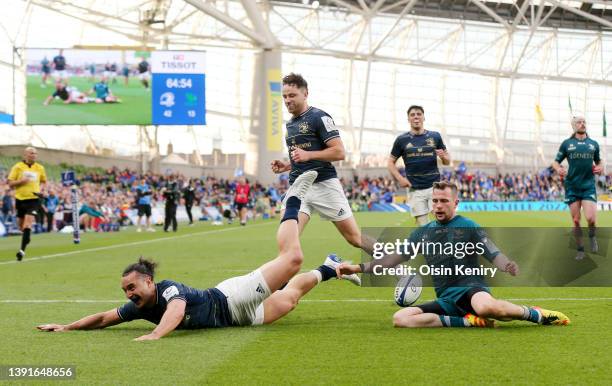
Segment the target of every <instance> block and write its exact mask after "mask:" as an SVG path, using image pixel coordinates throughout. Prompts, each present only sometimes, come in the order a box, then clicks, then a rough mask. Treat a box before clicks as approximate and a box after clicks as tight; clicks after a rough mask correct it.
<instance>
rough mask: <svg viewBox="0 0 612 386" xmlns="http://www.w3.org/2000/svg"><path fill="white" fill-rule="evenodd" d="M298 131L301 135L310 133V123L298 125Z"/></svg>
mask: <svg viewBox="0 0 612 386" xmlns="http://www.w3.org/2000/svg"><path fill="white" fill-rule="evenodd" d="M298 130H299V132H300V134H308V133H310V127H308V122H302V123H300V124H299V125H298Z"/></svg>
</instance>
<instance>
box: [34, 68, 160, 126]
mask: <svg viewBox="0 0 612 386" xmlns="http://www.w3.org/2000/svg"><path fill="white" fill-rule="evenodd" d="M96 80H99V77H96ZM40 84H41V77H40V76H38V75H36V76H35V75H29V76H28V79H27V110H26V116H27V124H28V125H150V124H151V117H152V116H151V92H150V91H147V90H146V89H145V88H144V86H143V85H142V84H141V83H140V81H139V80H138V78H135V77H133V76H132V77H130V78H129V83H128V85H127V87H126V86H125V85H124V83H123V77H117V83H112V82H110V81H109V83H108V87H109V88H110V90H111V91H112V92H113V94H114V95H115V96H117V97H118V98H120V99H121V101H122V102H121V103H101V104H97V103H87V104H74V103H71V104H68V105H66V104H64V103H63V102H62V101H59V100H54V101H53V102H51V104H50V105H49V106H43V102H44V100H45V98H47V97H48V96H49V95H51V94H53V92H55V84H54V81H53V78H52V77H50V78H49V79H48V80H47V87H46V88H42V87H41V86H40ZM68 84H69V85H70V86H73V87H77V88H78V89H79V91H81V92H86V91H88V90H91V88H92V86H93V84H94V83H93V82H91V81H90V80H89V77H78V76H72V77H70V78H69V80H68ZM91 96H92V97H94V96H95V94H92V95H91Z"/></svg>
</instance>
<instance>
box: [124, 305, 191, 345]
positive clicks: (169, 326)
mask: <svg viewBox="0 0 612 386" xmlns="http://www.w3.org/2000/svg"><path fill="white" fill-rule="evenodd" d="M186 305H187V303H186V302H185V300H183V299H174V300H171V301H170V303H168V306H167V308H166V312H164V315H163V316H162V318H161V320H160V321H159V324H158V325H157V327H155V330H153V332H152V333H150V334H147V335H143V336H141V337H139V338H136V339H134V340H157V339H159V338H162V337H164V336H166V335H168V334H169V333H171V332H172V331H174V329H175V328H177V327H178V325H179V324H181V321H182V320H183V317H184V316H185V306H186Z"/></svg>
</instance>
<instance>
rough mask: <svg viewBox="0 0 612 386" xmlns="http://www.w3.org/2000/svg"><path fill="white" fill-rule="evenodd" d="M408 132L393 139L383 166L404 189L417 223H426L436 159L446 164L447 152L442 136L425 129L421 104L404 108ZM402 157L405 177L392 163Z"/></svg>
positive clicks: (448, 163) (447, 161)
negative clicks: (406, 109) (389, 152)
mask: <svg viewBox="0 0 612 386" xmlns="http://www.w3.org/2000/svg"><path fill="white" fill-rule="evenodd" d="M407 114H408V122H409V123H410V131H408V132H406V133H404V134H401V135H400V136H398V137H397V138H396V139H395V142H394V143H393V148H392V149H391V155H390V156H389V159H388V160H387V169H388V170H389V172H390V173H391V175H392V176H393V178H395V180H396V181H397V182H398V183H399V185H400V187H402V188H406V190H407V196H408V199H409V202H410V213H411V214H412V216H413V217H414V218H415V220H416V222H417V224H419V226H421V225H425V224H427V223H428V222H429V216H428V215H429V213H430V212H431V209H432V202H431V197H432V196H431V195H432V188H431V187H432V185H433V183H434V182H436V181H440V171H439V170H438V158H440V159H441V160H442V164H444V165H450V155H449V154H448V151H447V150H446V146H445V145H444V141H442V136H441V135H440V133H438V132H436V131H429V130H425V127H424V126H423V123H424V122H425V110H424V109H423V107H421V106H416V105H414V106H410V107H409V108H408V111H407ZM400 157H401V158H402V159H403V161H404V166H405V170H406V177H404V176H402V175H401V174H400V172H399V171H398V170H397V167H396V166H395V163H396V162H397V160H398V158H400Z"/></svg>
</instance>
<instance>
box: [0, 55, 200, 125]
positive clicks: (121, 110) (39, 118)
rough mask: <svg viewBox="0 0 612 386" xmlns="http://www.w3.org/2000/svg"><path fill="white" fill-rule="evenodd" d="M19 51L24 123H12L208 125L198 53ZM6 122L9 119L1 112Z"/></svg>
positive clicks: (8, 121)
mask: <svg viewBox="0 0 612 386" xmlns="http://www.w3.org/2000/svg"><path fill="white" fill-rule="evenodd" d="M21 50H22V51H23V52H21V54H23V58H24V66H23V67H24V68H23V69H24V73H25V81H26V98H25V99H26V101H25V102H26V116H25V121H22V118H21V117H19V118H18V121H17V122H16V123H17V124H24V123H25V124H28V125H205V124H206V100H205V99H206V67H205V59H206V53H205V52H204V51H168V50H160V51H136V50H107V49H103V48H100V49H72V48H66V49H61V48H26V49H21ZM19 74H21V73H19ZM4 121H6V122H7V123H12V122H13V117H12V116H9V115H7V114H2V113H0V124H2V123H3V122H4Z"/></svg>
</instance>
